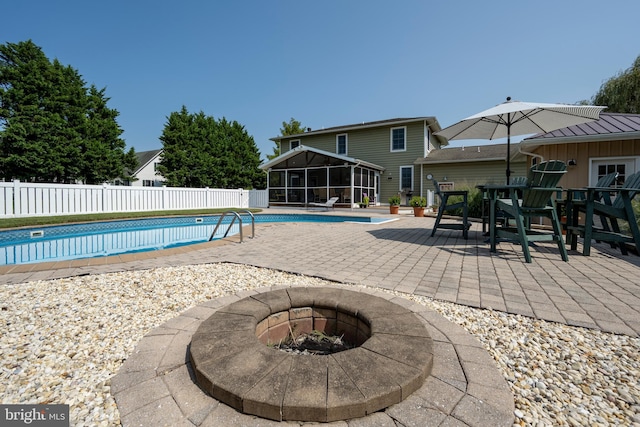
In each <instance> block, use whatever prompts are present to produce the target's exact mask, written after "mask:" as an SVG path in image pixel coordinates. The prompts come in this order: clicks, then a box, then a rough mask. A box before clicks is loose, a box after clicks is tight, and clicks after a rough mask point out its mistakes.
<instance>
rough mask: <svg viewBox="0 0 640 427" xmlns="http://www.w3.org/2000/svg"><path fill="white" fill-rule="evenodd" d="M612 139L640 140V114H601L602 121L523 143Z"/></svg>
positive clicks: (528, 139) (552, 133) (525, 140)
mask: <svg viewBox="0 0 640 427" xmlns="http://www.w3.org/2000/svg"><path fill="white" fill-rule="evenodd" d="M611 139H616V140H620V139H640V114H626V113H600V119H598V120H596V121H593V122H588V123H582V124H579V125H574V126H569V127H566V128H562V129H557V130H554V131H552V132H547V133H543V134H537V135H534V136H530V137H528V138H525V139H523V140H522V142H525V143H539V144H549V143H554V144H556V143H559V142H583V141H598V140H611ZM527 145H529V144H527Z"/></svg>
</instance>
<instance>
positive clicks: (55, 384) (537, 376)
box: [0, 264, 640, 426]
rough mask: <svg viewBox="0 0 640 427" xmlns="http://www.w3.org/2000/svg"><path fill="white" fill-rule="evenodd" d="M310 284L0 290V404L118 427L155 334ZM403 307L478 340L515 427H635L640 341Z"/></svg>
mask: <svg viewBox="0 0 640 427" xmlns="http://www.w3.org/2000/svg"><path fill="white" fill-rule="evenodd" d="M325 283H326V282H325V281H323V280H321V279H317V278H311V277H305V276H300V275H292V274H288V273H283V272H278V271H273V270H267V269H260V268H254V267H249V266H243V265H235V264H210V265H195V266H184V267H175V268H174V267H171V268H158V269H153V270H144V271H133V272H122V273H112V274H103V275H95V276H81V277H72V278H65V279H56V280H49V281H37V282H30V283H23V284H14V285H3V286H0V361H1V365H0V401H1V402H2V403H3V404H12V403H13V404H15V403H31V404H36V403H66V404H69V405H70V406H71V425H73V426H96V425H98V426H117V425H120V421H119V414H118V409H117V407H116V405H115V401H114V399H113V397H112V396H111V394H110V391H109V390H110V388H109V379H110V378H111V377H112V376H113V375H115V374H116V372H117V371H118V369H119V367H120V366H121V365H122V362H123V361H124V360H125V359H126V358H127V356H128V355H129V354H130V353H131V352H132V351H133V349H134V347H135V345H136V344H137V342H138V341H139V340H140V339H141V338H142V337H143V336H144V335H145V334H146V333H147V332H149V331H150V330H152V329H154V328H155V327H157V326H159V325H161V324H162V323H164V322H165V321H167V320H168V319H170V318H173V317H175V316H177V315H178V314H179V313H180V312H182V311H184V310H186V309H188V308H190V307H192V306H194V305H196V304H198V303H200V302H202V301H205V300H208V299H212V298H218V297H221V296H224V295H229V294H233V293H236V292H239V291H241V290H246V289H254V288H261V287H266V286H274V285H280V284H287V285H298V286H321V285H323V284H325ZM399 295H403V296H404V297H407V298H410V299H412V300H414V301H416V302H418V303H421V304H424V305H426V306H428V307H431V308H433V309H435V310H437V311H438V312H440V313H441V314H442V315H443V316H445V317H446V318H447V319H449V320H451V321H453V322H455V323H457V324H459V325H461V326H463V327H464V328H465V329H466V330H468V331H469V332H470V333H471V334H473V335H474V336H476V337H477V338H478V339H479V340H480V341H481V342H482V343H483V344H484V346H485V347H486V348H487V350H488V351H489V352H490V353H491V354H492V355H493V357H494V358H495V360H496V363H497V365H498V366H499V368H500V370H501V371H502V372H503V374H504V376H505V378H506V379H507V381H508V382H509V384H510V386H511V388H512V390H513V393H514V398H515V402H516V411H515V415H516V421H517V423H518V424H516V425H534V426H537V425H540V426H543V425H572V426H574V425H575V426H578V425H596V426H597V425H602V426H607V425H634V423H635V425H638V426H640V384H639V381H640V380H639V379H640V339H637V338H631V337H628V336H622V335H613V334H607V333H603V332H598V331H593V330H587V329H582V328H575V327H569V326H566V325H560V324H555V323H550V322H544V321H539V320H534V319H529V318H526V317H522V316H518V315H509V314H505V313H501V312H496V311H490V310H478V309H473V308H469V307H465V306H460V305H456V304H451V303H444V302H438V301H433V300H431V299H428V298H423V297H418V296H413V295H404V294H399Z"/></svg>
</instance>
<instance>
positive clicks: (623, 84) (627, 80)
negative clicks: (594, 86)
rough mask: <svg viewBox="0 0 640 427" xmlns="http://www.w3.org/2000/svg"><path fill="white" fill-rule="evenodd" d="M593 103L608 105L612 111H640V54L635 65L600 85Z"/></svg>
mask: <svg viewBox="0 0 640 427" xmlns="http://www.w3.org/2000/svg"><path fill="white" fill-rule="evenodd" d="M592 101H593V104H595V105H606V106H607V107H608V108H607V111H608V112H611V113H631V114H639V113H640V56H638V57H637V58H636V60H635V61H634V63H633V65H632V66H631V67H629V68H627V69H626V70H624V71H622V72H620V73H618V75H616V76H614V77H611V78H610V79H609V80H607V81H606V82H604V83H603V84H602V86H600V90H599V91H598V93H596V94H595V96H594V97H593V100H592Z"/></svg>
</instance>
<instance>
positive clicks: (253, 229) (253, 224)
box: [209, 209, 256, 243]
mask: <svg viewBox="0 0 640 427" xmlns="http://www.w3.org/2000/svg"><path fill="white" fill-rule="evenodd" d="M240 212H245V213H247V214H249V216H250V217H251V238H252V239H253V238H254V236H255V235H256V219H255V217H254V216H253V214H252V213H251V211H249V210H246V209H243V210H241V211H240ZM227 215H233V219H232V220H231V222H230V223H229V226H228V227H227V231H226V232H225V233H224V236H223V237H222V238H225V237H227V234H229V231H230V230H231V227H232V226H233V224H234V223H235V222H236V219H237V220H238V221H240V243H242V217H241V216H240V214H239V213H238V211H226V212H224V213H223V214H222V215H220V219H218V223H217V224H216V227H215V228H214V229H213V233H211V236H209V241H212V240H213V236H215V235H216V231H218V228H219V227H220V224H222V220H223V219H224V218H225V217H226V216H227Z"/></svg>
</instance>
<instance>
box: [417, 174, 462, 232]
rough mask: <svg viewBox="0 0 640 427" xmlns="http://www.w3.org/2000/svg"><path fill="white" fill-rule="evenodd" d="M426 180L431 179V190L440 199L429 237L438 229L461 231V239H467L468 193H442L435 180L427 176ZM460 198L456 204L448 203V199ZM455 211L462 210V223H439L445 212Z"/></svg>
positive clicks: (456, 191) (459, 191) (453, 191)
mask: <svg viewBox="0 0 640 427" xmlns="http://www.w3.org/2000/svg"><path fill="white" fill-rule="evenodd" d="M427 179H431V181H432V182H433V188H434V191H435V193H436V195H437V196H438V197H439V198H440V206H439V207H438V215H437V216H436V222H435V224H434V225H433V229H432V230H431V237H433V236H434V235H435V234H436V230H437V229H438V228H440V229H442V228H444V229H448V230H462V237H463V238H464V239H465V240H466V239H468V238H469V228H470V227H471V223H470V222H469V221H468V216H469V204H468V200H467V199H468V197H469V192H468V191H466V190H448V191H443V190H440V184H439V183H438V181H437V180H435V179H433V176H432V175H431V174H429V175H428V176H427ZM456 196H460V197H461V198H462V200H460V201H459V202H456V203H449V197H452V198H453V197H456ZM457 209H462V222H455V223H441V221H442V215H443V214H444V213H445V212H452V211H455V210H457Z"/></svg>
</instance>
